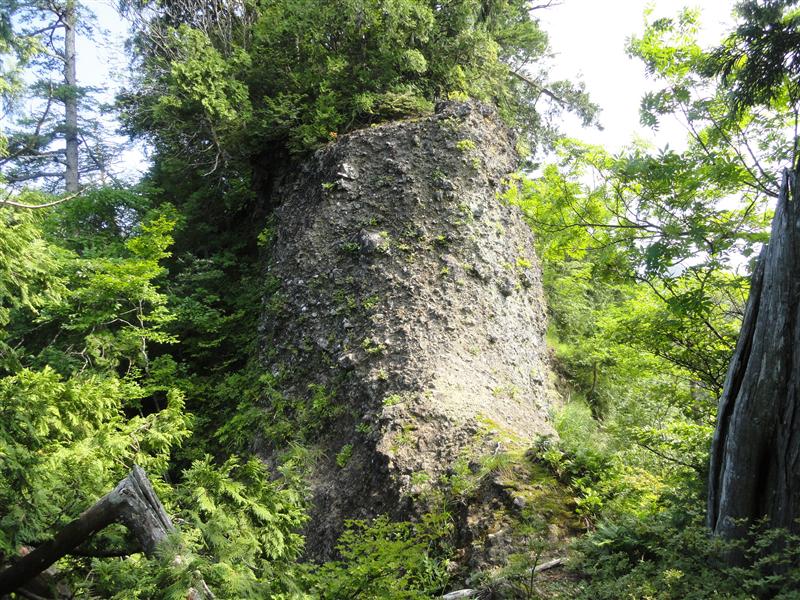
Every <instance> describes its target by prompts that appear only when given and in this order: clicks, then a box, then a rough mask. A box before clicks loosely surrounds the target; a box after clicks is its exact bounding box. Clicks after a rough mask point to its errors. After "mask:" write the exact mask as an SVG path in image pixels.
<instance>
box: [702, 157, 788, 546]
mask: <svg viewBox="0 0 800 600" xmlns="http://www.w3.org/2000/svg"><path fill="white" fill-rule="evenodd" d="M799 192H800V190H799V189H798V177H797V173H796V171H789V170H786V171H785V172H784V176H783V184H782V186H781V192H780V196H779V198H778V204H777V207H776V210H775V217H774V220H773V224H772V234H771V237H770V241H769V244H768V245H767V246H765V248H764V249H763V251H762V253H761V256H760V258H759V261H758V266H757V268H756V270H755V272H754V273H753V277H752V284H751V290H750V298H749V300H748V304H747V310H746V312H745V317H744V321H743V323H742V330H741V333H740V335H739V341H738V343H737V345H736V351H735V353H734V355H733V358H732V359H731V364H730V367H729V369H728V374H727V377H726V380H725V387H724V391H723V393H722V397H721V398H720V402H719V412H718V416H717V427H716V431H715V433H714V438H713V442H712V446H711V461H710V473H709V492H708V526H709V528H710V529H711V530H712V531H713V532H714V533H715V534H716V535H719V536H721V537H723V538H726V539H741V538H743V536H745V535H746V534H747V530H748V528H749V526H750V525H752V524H753V523H755V522H756V521H758V520H760V519H766V524H767V526H769V527H780V528H786V529H788V530H790V531H794V532H797V531H798V529H799V528H800V527H799V526H798V523H797V519H798V518H799V517H800V206H798V201H799V200H800V193H799ZM733 560H734V561H735V560H736V559H735V558H733Z"/></svg>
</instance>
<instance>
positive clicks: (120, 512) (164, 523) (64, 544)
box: [0, 466, 173, 596]
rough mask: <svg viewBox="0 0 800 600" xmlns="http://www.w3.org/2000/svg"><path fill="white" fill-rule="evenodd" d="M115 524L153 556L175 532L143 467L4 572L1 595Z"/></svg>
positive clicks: (19, 585) (16, 587)
mask: <svg viewBox="0 0 800 600" xmlns="http://www.w3.org/2000/svg"><path fill="white" fill-rule="evenodd" d="M114 522H121V523H124V524H125V526H127V527H128V529H130V530H131V532H132V533H133V534H134V536H135V537H136V539H137V541H138V542H139V544H140V546H141V548H142V550H143V551H144V552H145V553H146V554H152V552H153V551H154V550H155V548H156V546H157V545H158V543H159V542H160V541H161V540H163V539H164V538H165V537H166V536H167V534H168V533H169V532H170V531H172V529H173V525H172V521H171V520H170V518H169V516H168V515H167V513H166V511H165V510H164V506H163V505H162V504H161V501H160V500H159V499H158V496H156V494H155V492H154V491H153V487H152V486H151V485H150V480H149V479H148V478H147V474H146V473H145V472H144V470H142V468H141V467H138V466H134V467H133V470H132V471H131V472H130V473H129V474H128V476H127V477H126V478H125V479H123V480H122V481H120V482H119V483H118V484H117V487H115V488H114V489H113V490H112V491H111V492H110V493H108V494H106V495H105V496H103V497H102V498H101V499H100V500H98V501H97V502H96V503H95V504H94V505H93V506H91V507H90V508H88V509H86V510H85V511H84V512H83V513H81V515H80V516H79V517H78V518H77V519H75V520H74V521H72V522H71V523H69V524H68V525H66V526H65V527H64V528H63V529H62V530H61V531H59V532H58V534H56V536H55V537H54V538H53V539H52V540H50V541H48V542H45V543H44V544H42V545H40V546H39V547H38V548H36V549H35V550H34V551H33V552H31V553H30V554H27V555H26V556H24V557H22V558H20V559H19V560H18V561H17V562H15V563H14V564H13V565H11V566H10V567H8V568H7V569H6V570H4V571H2V572H0V596H3V595H4V594H9V593H11V592H13V591H14V590H16V589H18V588H20V587H21V586H23V585H25V584H26V583H27V582H28V581H30V580H31V579H33V578H34V577H36V576H37V575H39V573H41V572H42V571H44V570H45V569H47V568H48V567H49V566H50V565H52V564H53V563H55V562H56V561H57V560H58V559H59V558H62V557H63V556H65V555H67V554H69V553H70V552H72V551H73V550H75V549H76V548H77V547H78V546H80V545H81V544H82V543H84V542H85V541H87V540H88V539H90V538H91V537H92V536H93V535H94V534H96V533H97V532H98V531H100V530H101V529H104V528H105V527H108V526H109V525H111V524H112V523H114Z"/></svg>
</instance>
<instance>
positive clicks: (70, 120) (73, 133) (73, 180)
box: [63, 0, 80, 194]
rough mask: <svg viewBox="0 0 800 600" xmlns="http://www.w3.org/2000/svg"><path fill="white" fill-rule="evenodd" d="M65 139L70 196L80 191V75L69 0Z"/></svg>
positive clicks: (66, 182)
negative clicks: (78, 73)
mask: <svg viewBox="0 0 800 600" xmlns="http://www.w3.org/2000/svg"><path fill="white" fill-rule="evenodd" d="M63 18H64V83H66V84H67V86H66V91H65V94H64V138H65V140H66V144H67V149H66V168H65V169H64V187H65V189H66V192H67V193H68V194H72V193H75V192H77V191H78V190H79V188H80V184H79V180H78V178H79V164H78V75H77V66H76V56H75V54H76V51H75V25H76V24H77V15H76V6H75V0H67V4H66V7H65V9H64V17H63Z"/></svg>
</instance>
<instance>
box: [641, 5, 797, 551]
mask: <svg viewBox="0 0 800 600" xmlns="http://www.w3.org/2000/svg"><path fill="white" fill-rule="evenodd" d="M737 13H738V16H739V19H740V20H739V24H738V26H737V27H736V29H735V30H734V31H733V32H732V33H731V34H730V35H729V36H728V37H727V38H726V39H725V40H724V41H723V42H722V44H721V45H720V46H719V47H717V48H715V49H713V50H711V51H703V50H702V49H701V48H700V47H699V46H698V45H697V44H696V43H695V42H694V41H693V33H694V29H695V22H696V21H695V15H693V14H692V13H689V12H684V13H683V14H682V15H681V17H680V18H679V19H677V20H672V19H661V20H658V21H655V22H653V23H652V24H650V26H649V27H648V29H647V31H646V32H645V34H644V36H642V37H641V38H640V39H636V40H634V41H633V43H632V46H631V49H632V52H633V53H635V54H636V55H638V56H640V57H642V58H643V59H644V60H645V63H646V65H647V66H648V69H649V70H650V71H651V72H652V73H654V74H656V75H657V76H658V77H659V78H660V79H661V80H662V81H665V82H666V83H667V84H668V85H667V87H665V88H664V89H663V90H661V91H659V92H657V93H653V94H650V95H648V96H647V97H646V98H645V99H644V101H643V116H644V118H645V120H646V121H648V122H650V123H651V124H655V123H657V120H658V118H659V115H661V114H664V113H673V112H674V113H678V114H681V115H683V116H684V117H685V119H686V122H687V124H688V127H689V131H690V133H691V135H692V138H693V140H694V142H693V144H694V146H695V147H696V148H697V149H698V150H699V152H700V154H701V156H703V157H705V158H704V160H715V161H720V163H721V164H725V163H728V164H730V165H732V166H735V167H736V168H737V169H738V171H739V176H738V182H739V184H738V185H739V190H740V191H739V193H740V194H741V195H742V196H743V197H745V198H746V195H747V194H748V193H749V194H751V195H752V199H751V200H750V201H749V203H750V204H751V205H752V206H756V203H757V202H758V201H759V199H763V198H771V199H776V200H777V206H776V209H775V217H774V221H773V227H772V235H771V237H770V241H769V243H768V244H767V245H766V246H765V247H764V249H763V250H762V252H761V256H760V257H759V259H758V261H757V267H756V269H755V271H754V273H753V276H752V282H751V294H750V298H749V301H748V306H747V310H746V313H745V316H744V320H743V324H742V329H741V331H740V334H739V339H738V342H737V345H736V350H735V352H734V354H733V357H732V359H731V362H730V365H729V368H728V371H727V376H726V378H725V383H724V390H723V392H722V396H721V398H720V402H719V407H718V415H717V425H716V430H715V433H714V438H713V442H712V446H711V458H710V471H709V479H708V515H707V516H708V525H709V527H710V528H711V529H712V530H713V531H714V532H715V533H717V534H718V535H720V536H722V537H724V538H743V537H744V536H745V534H746V533H747V531H748V530H749V527H751V526H752V525H753V524H755V523H756V522H759V521H760V520H762V519H766V525H767V526H768V527H786V528H788V529H790V530H792V531H795V532H796V531H798V522H797V519H798V517H800V465H798V462H797V452H798V443H797V441H796V436H797V435H798V432H800V422H798V420H797V414H798V409H799V408H800V406H798V404H800V393H798V390H799V389H800V380H799V379H798V377H799V374H800V369H798V366H799V365H800V363H799V362H798V360H800V359H799V358H798V357H800V329H798V327H800V325H799V323H800V317H799V316H798V314H797V298H798V297H799V296H800V288H798V281H800V279H798V277H799V276H800V272H798V268H799V267H800V256H798V251H799V250H798V249H799V248H800V246H798V245H797V239H798V238H797V236H798V235H799V234H800V231H798V229H797V227H798V221H797V217H798V215H797V202H798V200H799V199H800V198H798V189H797V168H798V120H799V119H798V117H799V115H800V87H799V85H800V81H799V80H798V78H799V77H800V51H798V48H800V45H798V42H800V9H798V2H797V1H796V0H747V1H745V2H740V3H739V4H738V5H737ZM787 164H788V165H789V168H788V169H786V170H784V176H783V178H782V184H779V181H780V177H779V176H778V173H779V172H780V170H781V169H780V167H781V165H787ZM731 191H734V190H731Z"/></svg>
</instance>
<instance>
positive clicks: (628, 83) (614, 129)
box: [536, 0, 733, 151]
mask: <svg viewBox="0 0 800 600" xmlns="http://www.w3.org/2000/svg"><path fill="white" fill-rule="evenodd" d="M648 6H653V7H654V8H655V13H654V15H653V17H652V18H659V17H670V16H675V15H677V14H678V13H679V12H680V10H681V9H682V8H684V7H687V6H688V7H690V8H699V9H700V10H701V18H700V22H701V24H702V26H703V28H702V30H701V33H700V41H701V43H702V44H703V45H712V44H714V43H715V42H718V41H719V40H720V39H721V38H722V36H723V34H724V33H725V32H726V31H727V30H728V29H730V27H731V25H732V23H733V19H732V17H731V11H732V9H733V0H705V2H703V1H702V0H657V1H650V0H561V4H559V5H558V6H551V7H550V8H547V9H543V10H539V11H537V12H536V16H537V17H538V18H539V19H540V21H541V23H542V26H543V28H544V29H545V31H547V32H548V34H549V36H550V45H551V46H552V49H553V51H554V53H555V57H554V69H553V71H552V76H553V77H554V78H557V79H571V78H574V77H575V75H579V76H580V77H581V78H582V79H583V81H584V82H585V83H586V89H587V91H588V92H589V95H590V96H591V98H592V100H593V101H594V102H595V103H597V104H599V105H600V107H601V108H602V112H601V114H600V121H601V123H602V125H603V127H604V130H603V131H597V130H596V129H594V130H582V129H581V127H580V124H579V123H578V122H577V120H574V119H567V122H566V123H565V129H567V133H568V134H569V135H572V136H574V137H579V138H581V139H583V140H585V141H587V142H591V143H595V144H600V145H603V146H605V147H606V148H607V149H609V150H610V151H616V150H619V149H621V148H622V146H624V145H626V144H628V143H630V142H631V141H632V140H633V138H634V137H638V138H644V139H648V140H650V141H651V142H653V143H654V144H655V145H656V146H657V147H659V148H660V147H663V146H664V145H666V144H669V145H670V147H673V148H676V147H682V146H683V145H684V140H685V139H686V135H685V131H684V129H683V128H682V126H681V125H680V124H679V123H678V122H677V121H674V122H671V123H670V122H666V123H664V124H663V125H662V127H661V128H660V129H659V131H658V132H657V134H655V135H654V134H653V133H652V132H650V131H649V130H646V129H644V128H643V127H642V126H641V125H640V124H639V101H640V99H641V97H642V95H643V94H644V93H645V92H646V91H647V90H648V89H654V85H653V83H652V82H649V81H648V80H647V79H646V77H645V72H644V65H643V64H642V63H641V61H639V60H636V59H632V58H630V57H628V55H627V54H626V53H625V45H626V41H627V39H628V38H630V37H631V36H634V35H641V33H642V31H643V29H644V11H645V8H647V7H648Z"/></svg>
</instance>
